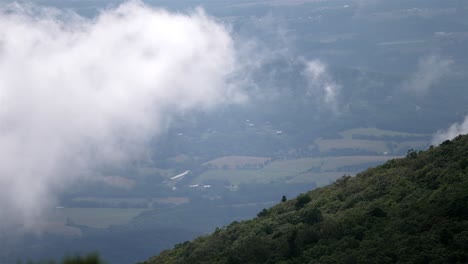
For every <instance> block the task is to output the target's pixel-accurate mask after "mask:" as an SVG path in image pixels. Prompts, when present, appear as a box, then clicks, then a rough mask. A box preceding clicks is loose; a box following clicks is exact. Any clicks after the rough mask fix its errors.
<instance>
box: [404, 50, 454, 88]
mask: <svg viewBox="0 0 468 264" xmlns="http://www.w3.org/2000/svg"><path fill="white" fill-rule="evenodd" d="M452 64H453V61H452V60H450V59H447V58H442V57H440V56H438V55H429V56H426V57H423V58H421V59H420V60H419V63H418V68H417V70H416V72H415V73H414V74H413V75H412V76H411V77H410V78H409V80H408V81H406V82H405V83H404V84H403V88H404V89H405V90H407V91H409V92H412V93H415V94H418V95H424V94H426V93H427V92H428V91H429V90H430V89H431V88H432V87H433V86H434V85H435V84H437V82H439V81H440V80H441V79H442V78H443V77H445V76H446V75H447V74H448V73H450V67H451V66H452Z"/></svg>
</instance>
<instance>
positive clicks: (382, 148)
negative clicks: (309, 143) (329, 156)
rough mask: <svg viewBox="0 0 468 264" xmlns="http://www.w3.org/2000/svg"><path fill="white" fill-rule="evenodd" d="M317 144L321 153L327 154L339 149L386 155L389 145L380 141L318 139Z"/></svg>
mask: <svg viewBox="0 0 468 264" xmlns="http://www.w3.org/2000/svg"><path fill="white" fill-rule="evenodd" d="M315 144H316V145H317V146H318V147H319V150H320V152H327V151H330V150H337V149H356V150H365V151H371V152H378V153H384V152H388V151H389V149H388V146H387V143H386V142H384V141H378V140H360V139H351V138H344V139H321V138H319V139H317V140H315Z"/></svg>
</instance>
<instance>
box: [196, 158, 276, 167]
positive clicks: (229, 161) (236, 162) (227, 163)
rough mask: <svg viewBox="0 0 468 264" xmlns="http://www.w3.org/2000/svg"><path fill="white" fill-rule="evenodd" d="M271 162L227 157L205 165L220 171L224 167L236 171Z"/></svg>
mask: <svg viewBox="0 0 468 264" xmlns="http://www.w3.org/2000/svg"><path fill="white" fill-rule="evenodd" d="M269 160H270V158H265V157H246V156H227V157H221V158H217V159H214V160H210V161H208V162H205V163H204V164H203V165H205V166H208V167H212V168H218V169H221V168H223V167H224V168H229V169H235V168H237V167H240V168H242V167H245V166H261V165H263V164H264V163H265V162H267V161H269Z"/></svg>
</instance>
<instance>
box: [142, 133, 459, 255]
mask: <svg viewBox="0 0 468 264" xmlns="http://www.w3.org/2000/svg"><path fill="white" fill-rule="evenodd" d="M278 198H279V199H280V198H281V195H280V194H278ZM394 262H399V263H464V262H468V136H459V137H457V138H456V139H454V140H453V141H446V142H444V143H443V144H441V146H439V147H435V148H431V149H429V150H427V151H424V152H419V153H417V152H409V153H408V155H407V157H406V158H402V159H395V160H391V161H389V162H387V163H385V164H384V165H382V166H378V167H376V168H372V169H369V170H367V171H364V172H362V173H360V174H358V175H357V176H356V177H354V178H351V177H342V178H341V179H339V180H337V181H336V182H335V183H334V184H332V185H329V186H327V187H324V188H319V189H316V190H314V191H311V192H309V193H307V194H302V195H300V196H299V197H297V198H296V199H293V200H288V201H285V202H282V203H280V204H278V205H276V206H274V207H273V208H270V209H268V210H263V211H262V212H260V213H259V215H258V217H257V218H255V219H253V220H249V221H243V222H234V223H232V224H230V225H229V226H227V227H224V228H221V229H217V230H216V231H215V232H214V233H213V234H211V235H209V236H204V237H199V238H197V239H195V240H194V241H192V242H185V243H183V244H179V245H176V246H175V248H174V249H172V250H167V251H164V252H162V253H161V254H160V255H159V256H156V257H153V258H151V259H149V260H147V261H146V262H144V263H145V264H150V263H158V264H160V263H171V264H175V263H225V264H235V263H301V264H302V263H394Z"/></svg>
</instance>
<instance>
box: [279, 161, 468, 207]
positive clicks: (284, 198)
mask: <svg viewBox="0 0 468 264" xmlns="http://www.w3.org/2000/svg"><path fill="white" fill-rule="evenodd" d="M467 163H468V162H467ZM287 200H288V199H287V198H286V196H285V195H283V197H282V198H281V202H282V203H284V202H286V201H287Z"/></svg>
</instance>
